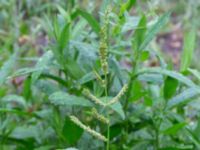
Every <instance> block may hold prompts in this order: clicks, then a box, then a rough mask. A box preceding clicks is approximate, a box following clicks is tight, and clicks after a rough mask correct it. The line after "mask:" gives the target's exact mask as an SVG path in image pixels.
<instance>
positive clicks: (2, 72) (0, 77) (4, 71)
mask: <svg viewBox="0 0 200 150" xmlns="http://www.w3.org/2000/svg"><path fill="white" fill-rule="evenodd" d="M16 57H17V55H16V53H14V54H13V55H12V56H10V58H9V59H8V60H7V61H6V62H5V63H4V64H3V66H2V67H1V68H0V86H1V85H2V84H3V83H4V82H5V81H6V78H7V77H8V75H9V74H10V73H11V71H12V69H13V68H14V67H15V64H16Z"/></svg>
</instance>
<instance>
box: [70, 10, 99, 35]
mask: <svg viewBox="0 0 200 150" xmlns="http://www.w3.org/2000/svg"><path fill="white" fill-rule="evenodd" d="M78 15H80V16H81V17H83V18H84V19H85V20H86V21H87V22H88V24H89V25H90V26H91V27H92V29H93V30H94V32H96V34H97V35H98V34H99V31H100V25H99V23H98V21H97V20H96V19H95V18H94V17H93V16H92V15H91V14H90V13H88V12H86V11H84V10H82V9H77V10H76V12H75V13H74V14H73V16H72V19H75V18H76V17H77V16H78Z"/></svg>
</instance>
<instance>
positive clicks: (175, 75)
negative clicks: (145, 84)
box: [134, 67, 197, 87]
mask: <svg viewBox="0 0 200 150" xmlns="http://www.w3.org/2000/svg"><path fill="white" fill-rule="evenodd" d="M146 73H148V74H149V73H158V74H163V75H167V76H169V77H172V78H174V79H176V80H178V81H180V82H181V83H183V84H185V85H187V86H189V87H197V86H196V85H195V84H194V82H192V81H191V80H190V79H189V78H187V77H185V76H184V75H182V74H180V73H178V72H176V71H171V70H166V69H162V68H159V67H155V68H144V69H141V70H139V71H138V72H137V73H136V74H135V75H134V76H135V77H137V76H139V75H142V74H146Z"/></svg>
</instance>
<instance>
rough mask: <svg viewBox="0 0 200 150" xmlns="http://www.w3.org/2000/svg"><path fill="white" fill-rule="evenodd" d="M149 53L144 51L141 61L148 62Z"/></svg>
mask: <svg viewBox="0 0 200 150" xmlns="http://www.w3.org/2000/svg"><path fill="white" fill-rule="evenodd" d="M149 55H150V54H149V51H142V53H141V56H140V60H141V61H146V60H147V59H148V58H149Z"/></svg>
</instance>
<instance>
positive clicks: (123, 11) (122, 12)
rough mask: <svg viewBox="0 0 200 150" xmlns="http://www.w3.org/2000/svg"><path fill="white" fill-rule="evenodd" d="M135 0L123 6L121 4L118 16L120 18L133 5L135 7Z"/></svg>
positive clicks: (129, 0)
mask: <svg viewBox="0 0 200 150" xmlns="http://www.w3.org/2000/svg"><path fill="white" fill-rule="evenodd" d="M135 3H136V0H128V1H127V2H126V3H125V4H123V5H122V6H121V8H120V13H119V16H120V17H121V16H122V15H123V14H124V13H125V11H129V10H130V9H131V7H132V6H133V5H135Z"/></svg>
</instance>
